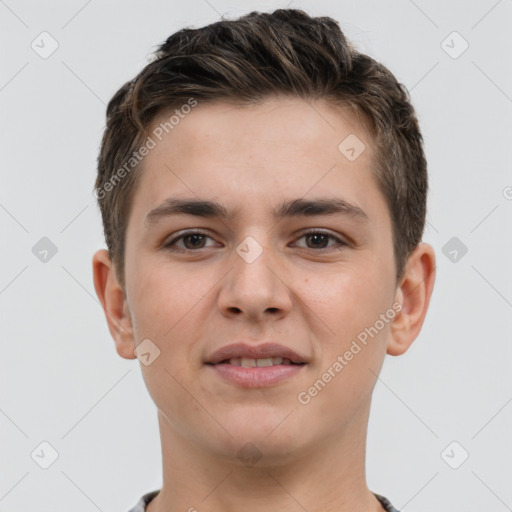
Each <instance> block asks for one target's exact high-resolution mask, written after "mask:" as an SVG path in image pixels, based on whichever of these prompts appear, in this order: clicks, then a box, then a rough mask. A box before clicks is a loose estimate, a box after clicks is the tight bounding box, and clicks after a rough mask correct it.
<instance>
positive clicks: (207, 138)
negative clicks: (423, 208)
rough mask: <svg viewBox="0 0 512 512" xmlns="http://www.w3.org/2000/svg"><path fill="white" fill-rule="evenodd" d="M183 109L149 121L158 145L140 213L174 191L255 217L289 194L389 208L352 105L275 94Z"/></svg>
mask: <svg viewBox="0 0 512 512" xmlns="http://www.w3.org/2000/svg"><path fill="white" fill-rule="evenodd" d="M177 111H178V112H177ZM177 111H176V110H174V111H172V112H165V113H162V114H161V115H159V116H158V117H157V118H156V119H155V120H154V121H153V123H152V124H151V126H150V134H151V135H150V136H151V137H152V138H153V139H154V142H155V145H154V148H153V149H152V150H151V151H150V152H149V154H148V155H147V156H146V157H145V159H144V161H143V162H142V167H141V169H140V171H141V172H142V176H141V179H140V181H139V185H138V190H137V192H136V194H135V201H134V205H133V209H132V212H131V213H134V210H136V213H135V214H136V215H137V216H138V217H140V216H141V215H147V213H148V212H149V211H150V210H152V209H154V208H155V207H156V206H158V205H159V204H160V203H162V202H163V201H165V200H166V199H167V197H169V196H170V195H173V196H176V195H182V196H186V197H193V196H195V197H197V198H198V199H203V200H205V199H206V200H214V201H216V202H218V203H222V204H225V205H226V206H227V208H228V209H229V210H231V211H237V212H243V211H244V210H248V211H249V210H250V211H251V212H253V214H254V212H256V211H257V210H258V206H261V209H263V208H264V207H265V209H266V210H268V212H275V208H276V206H277V205H279V204H282V202H283V199H286V200H295V199H297V198H304V197H306V198H308V196H309V197H311V198H313V197H314V196H317V197H320V196H321V197H323V198H325V197H329V196H332V197H334V196H336V197H340V193H341V195H342V197H343V198H344V199H346V200H347V201H349V202H350V203H351V204H354V205H355V206H358V207H360V208H361V209H363V210H366V209H367V208H370V209H371V208H372V207H373V205H369V204H368V203H369V202H373V204H374V205H375V206H376V207H378V206H379V201H380V203H381V204H380V206H381V207H382V206H383V198H382V197H379V196H380V193H379V192H378V189H377V186H376V184H375V182H374V177H373V172H372V166H373V164H374V149H373V141H372V140H371V138H370V137H369V135H368V134H367V132H366V130H365V129H364V128H363V127H362V126H361V125H360V124H359V123H358V122H356V120H355V119H354V117H353V116H351V115H349V114H348V111H347V110H346V109H345V110H342V109H334V108H333V107H332V105H329V104H327V103H325V102H323V101H316V102H310V101H305V100H302V99H299V98H290V97H274V98H269V99H267V100H265V101H264V102H262V103H260V104H256V105H251V106H243V107H240V106H233V105H230V104H228V103H224V102H206V103H201V102H200V101H198V103H197V106H195V107H194V108H193V109H186V110H185V109H184V110H183V111H180V109H179V108H178V109H177ZM184 112H187V113H186V114H184ZM178 114H180V115H178ZM363 205H365V206H366V207H365V208H363ZM375 213H376V214H377V216H379V213H378V212H375ZM382 213H384V214H385V212H380V214H382Z"/></svg>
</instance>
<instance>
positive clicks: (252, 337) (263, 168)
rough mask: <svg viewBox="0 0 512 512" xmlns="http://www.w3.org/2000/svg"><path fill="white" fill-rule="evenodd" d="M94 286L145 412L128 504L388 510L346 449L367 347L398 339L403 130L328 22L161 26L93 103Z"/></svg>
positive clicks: (415, 189)
mask: <svg viewBox="0 0 512 512" xmlns="http://www.w3.org/2000/svg"><path fill="white" fill-rule="evenodd" d="M98 164H99V165H98V177H97V182H96V187H95V191H96V195H97V197H98V200H99V205H100V208H101V213H102V216H103V223H104V230H105V237H106V242H107V246H108V251H107V250H100V251H98V252H97V253H96V254H95V255H94V260H93V271H94V284H95V288H96V292H97V294H98V297H99V299H100V300H101V303H102V305H103V308H104V310H105V314H106V318H107V322H108V326H109V329H110V332H111V334H112V336H113V338H114V340H115V343H116V349H117V352H118V353H119V355H120V356H121V357H124V358H126V359H131V358H139V360H140V362H141V363H142V365H141V368H142V372H143V377H144V380H145V383H146V385H147V388H148V391H149V393H150V395H151V397H152V399H153V401H154V402H155V404H156V406H157V408H158V420H159V427H160V434H161V444H162V457H163V486H162V489H161V490H154V491H152V492H149V493H147V494H145V495H144V496H143V497H142V498H141V499H140V501H139V503H138V504H137V505H136V507H135V508H134V509H132V510H133V511H137V512H140V511H143V510H147V511H149V512H177V511H187V510H188V511H195V510H197V511H200V512H203V511H204V512H211V511H223V512H230V511H239V510H244V511H245V512H260V511H264V510H265V511H267V510H279V511H280V512H283V511H284V512H288V511H289V512H292V511H298V510H307V511H308V512H320V511H321V512H353V511H356V510H357V511H358V512H370V511H372V512H377V511H382V510H387V511H396V509H395V508H393V506H392V505H391V503H390V502H389V501H388V500H387V499H386V498H384V497H382V496H381V495H378V494H374V493H373V492H371V491H370V490H369V489H368V487H367V484H366V477H365V444H366V432H367V425H368V417H369V410H370V402H371V397H372V391H373V388H374V385H375V382H376V379H377V375H378V373H379V371H380V369H381V366H382V363H383V360H384V357H385V355H386V353H387V354H391V355H399V354H402V353H404V352H405V351H406V350H407V349H408V347H409V346H410V345H411V343H412V342H413V340H414V339H415V338H416V337H417V336H418V334H419V332H420V329H421V327H422V324H423V321H424V319H425V315H426V312H427V309H428V304H429V300H430V297H431V293H432V289H433V286H434V276H435V273H434V269H435V256H434V252H433V249H432V247H431V246H429V245H427V244H424V243H421V238H422V233H423V228H424V223H425V213H426V199H427V170H426V161H425V157H424V153H423V149H422V137H421V134H420V131H419V128H418V123H417V119H416V117H415V114H414V110H413V108H412V106H411V105H410V103H409V98H408V95H407V92H406V91H405V89H404V88H403V87H402V86H401V85H400V84H399V83H398V82H397V81H396V79H395V78H394V76H393V75H392V74H391V73H390V72H389V71H388V70H387V69H386V68H385V67H383V66H382V65H380V64H378V63H377V62H375V61H374V60H372V59H371V58H370V57H368V56H365V55H362V54H360V53H358V52H357V51H356V50H355V49H354V48H353V47H352V46H351V45H350V44H349V42H347V40H346V39H345V37H344V35H343V34H342V32H341V31H340V29H339V26H338V24H337V23H336V22H335V21H334V20H332V19H330V18H312V17H309V16H308V15H307V14H305V13H304V12H302V11H298V10H278V11H275V12H274V13H271V14H270V13H251V14H248V15H246V16H244V17H242V18H240V19H238V20H232V21H228V20H223V21H220V22H217V23H214V24H212V25H209V26H207V27H204V28H201V29H197V30H193V29H184V30H180V31H179V32H177V33H175V34H174V35H172V36H170V37H169V38H168V39H167V41H166V42H165V43H164V44H163V45H162V46H161V47H160V48H159V51H158V52H157V53H156V56H155V59H154V60H153V61H152V62H151V63H149V64H148V65H147V66H146V67H145V68H144V69H143V71H142V72H141V73H140V74H139V75H138V76H137V77H136V78H135V79H134V80H132V81H131V82H128V83H127V84H125V85H124V86H123V87H122V88H121V89H120V90H119V91H118V92H117V93H116V94H115V96H114V97H113V99H112V100H111V101H110V103H109V105H108V109H107V126H106V131H105V134H104V138H103V142H102V146H101V152H100V155H99V158H98Z"/></svg>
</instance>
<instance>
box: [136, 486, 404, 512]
mask: <svg viewBox="0 0 512 512" xmlns="http://www.w3.org/2000/svg"><path fill="white" fill-rule="evenodd" d="M159 492H160V489H159V490H157V491H151V492H148V493H147V494H144V496H142V498H141V499H140V500H139V502H138V503H137V505H135V507H133V508H132V509H130V510H129V511H128V512H146V506H147V505H148V503H149V502H150V501H151V500H152V499H153V498H154V497H155V496H156V495H157V494H158V493H159ZM374 494H375V493H374ZM375 497H376V498H377V499H378V500H379V501H380V502H381V503H382V506H383V507H384V509H385V510H386V512H399V511H398V510H397V509H396V508H395V507H393V505H391V503H390V502H389V500H388V499H387V498H384V496H380V495H379V494H375Z"/></svg>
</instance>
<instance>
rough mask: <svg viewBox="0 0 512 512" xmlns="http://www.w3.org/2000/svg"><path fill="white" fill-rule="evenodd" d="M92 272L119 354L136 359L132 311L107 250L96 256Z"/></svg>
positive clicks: (93, 260)
mask: <svg viewBox="0 0 512 512" xmlns="http://www.w3.org/2000/svg"><path fill="white" fill-rule="evenodd" d="M92 272H93V278H94V288H95V289H96V295H97V296H98V299H99V300H100V302H101V305H102V306H103V311H104V312H105V317H106V319H107V324H108V328H109V331H110V334H111V335H112V338H114V341H115V343H116V350H117V353H118V354H119V355H120V356H121V357H124V358H125V359H135V358H136V357H137V356H136V355H135V353H134V350H135V340H134V336H133V325H132V319H131V316H130V310H129V308H128V303H127V302H126V297H125V294H124V291H123V289H122V288H121V286H120V285H119V283H118V281H117V277H116V275H115V269H114V266H113V264H112V262H111V260H110V257H109V255H108V251H107V250H105V249H101V250H99V251H97V252H96V253H95V254H94V256H93V259H92Z"/></svg>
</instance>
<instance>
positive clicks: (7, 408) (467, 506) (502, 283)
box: [0, 0, 512, 512]
mask: <svg viewBox="0 0 512 512" xmlns="http://www.w3.org/2000/svg"><path fill="white" fill-rule="evenodd" d="M286 6H289V7H296V8H303V9H305V10H307V11H308V12H309V13H310V14H314V15H328V16H332V17H334V18H335V19H337V20H338V21H339V22H340V24H341V27H342V29H343V30H344V31H345V33H346V35H347V36H348V37H349V38H350V39H351V40H352V41H353V42H354V43H355V44H356V45H357V46H358V48H359V49H360V50H362V51H364V52H366V53H369V54H370V55H371V56H373V57H375V58H377V59H378V60H380V61H382V62H383V63H384V64H385V65H386V66H388V67H389V68H390V69H391V70H392V71H393V73H394V74H395V75H396V76H397V78H398V79H399V80H400V81H401V82H403V83H404V84H405V85H406V86H407V87H408V88H409V90H410V91H411V96H412V100H413V103H414V105H415V107H416V109H417V112H418V116H419V119H420V123H421V127H422V131H423V134H424V138H425V148H426V153H427V158H428V162H429V169H430V184H431V190H430V197H429V213H428V227H427V230H426V232H425V237H424V241H425V242H428V243H430V244H432V245H433V246H434V248H435V250H436V254H437V262H438V267H437V273H438V274H437V282H436V286H435V290H434V294H433V298H432V302H431V306H430V310H429V313H428V315H427V319H426V323H425V325H424V328H423V330H422V332H421V334H420V336H419V337H418V339H417V340H416V341H415V343H414V344H413V346H412V348H411V349H410V351H409V352H408V353H406V354H405V355H403V356H401V357H396V358H393V357H388V358H387V359H386V362H385V365H384V369H383V371H382V374H381V376H380V380H379V381H378V383H377V386H376V391H375V395H374V404H373V413H372V416H371V420H370V426H369V440H368V481H369V486H370V488H371V489H372V490H374V491H375V492H380V493H382V494H384V495H386V496H388V497H389V498H390V499H391V500H392V502H393V503H394V505H395V506H396V507H398V508H400V509H402V510H403V511H407V512H408V511H411V512H413V511H416V512H427V511H428V512H433V511H440V512H455V511H464V512H471V511H480V510H489V509H490V510H494V511H497V512H500V511H505V510H510V509H511V508H512V487H511V486H510V482H511V478H512V440H511V426H512V403H511V402H512V386H511V381H512V378H511V372H510V368H511V356H512V344H511V333H512V320H511V318H512V315H511V313H512V309H511V308H512V272H511V270H510V269H511V266H512V260H511V258H510V255H511V249H512V236H511V229H510V226H511V222H510V220H511V214H512V200H511V199H512V174H511V172H510V169H511V154H510V147H511V140H512V124H511V122H510V118H511V114H512V71H511V64H510V63H511V60H510V55H511V54H512V37H511V32H510V27H511V26H512V2H511V1H510V0H502V1H496V0H485V1H484V0H481V1H473V2H467V1H466V2H463V1H451V2H446V1H439V0H438V1H430V2H427V1H426V0H421V1H420V0H415V1H412V0H402V1H390V2H386V3H384V2H380V1H377V0H375V1H359V2H349V1H337V2H335V1H327V0H325V1H316V2H315V3H314V4H313V3H308V2H301V1H299V0H293V1H292V2H289V3H285V2H252V1H251V2H249V1H247V2H234V1H231V2H228V1H224V0H208V1H207V0H192V1H189V2H177V1H172V2H170V1H167V2H166V1H163V0H162V1H156V0H153V1H148V2H139V3H135V2H127V1H126V2H121V1H119V2H117V3H116V2H113V1H108V2H106V1H104V2H100V1H99V0H92V1H91V0H89V1H84V0H73V1H67V2H64V1H60V2H58V1H55V2H36V1H31V2H28V1H18V2H15V1H14V0H5V1H0V17H1V30H0V51H1V52H2V55H1V57H2V73H1V76H0V103H1V109H2V110H1V112H2V113H1V119H2V123H1V141H2V158H1V162H2V180H3V181H2V187H1V189H0V218H1V225H2V251H1V252H2V266H1V268H2V273H1V278H0V311H1V313H2V321H1V326H2V337H1V348H2V351H1V353H2V357H1V358H0V434H1V435H0V443H1V446H0V453H1V455H0V510H2V511H7V510H9V511H28V510H38V511H39V512H45V511H52V512H55V511H63V512H64V511H66V512H67V511H69V510H73V511H75V512H93V511H95V510H100V511H115V510H118V511H126V510H128V508H130V507H131V506H132V505H134V504H135V502H136V501H137V500H138V499H139V497H140V495H142V494H143V493H145V492H148V491H150V490H153V489H157V488H159V487H160V485H161V476H160V475H161V467H160V464H161V458H160V444H159V434H158V428H157V419H156V409H155V406H154V405H153V403H152V401H151V400H150V398H149V396H148V394H147V391H146V389H145V386H144V383H143V381H142V378H141V373H140V368H139V364H140V363H139V362H138V361H137V360H136V359H135V360H131V361H126V360H124V359H121V358H120V357H119V356H118V355H117V353H116V352H115V349H114V343H113V341H112V340H111V338H110V335H109V332H108V330H107V326H106V322H105V320H104V315H103V311H102V310H101V308H100V306H99V303H98V301H97V299H96V296H95V293H94V288H93V283H92V273H91V257H92V254H93V252H94V251H95V250H96V249H98V248H100V247H102V246H103V239H102V228H101V223H100V216H99V211H98V209H97V207H96V204H95V200H94V197H93V196H92V187H93V182H94V178H95V159H96V156H97V151H98V145H99V141H100V137H101V134H102V130H103V126H104V112H105V104H106V103H107V101H108V100H109V99H110V97H111V96H112V95H113V93H114V92H115V91H116V90H117V88H118V87H119V86H120V85H121V84H122V83H124V82H125V81H126V80H128V79H131V78H132V77H133V76H134V75H135V73H137V72H138V71H139V70H140V69H141V68H142V67H143V66H144V65H145V64H146V63H147V57H148V56H149V54H150V53H151V52H152V51H153V50H154V49H155V47H156V45H157V44H159V43H161V42H162V41H163V40H164V39H165V38H166V37H167V36H168V35H170V34H171V33H172V32H174V31H175V30H177V29H179V28H181V27H183V26H191V25H193V26H202V25H204V24H207V23H210V22H213V21H215V20H218V19H219V17H220V16H221V15H224V16H225V17H229V18H231V17H234V16H237V15H241V14H243V13H246V12H248V11H250V10H273V9H274V8H278V7H286ZM43 31H47V32H48V33H49V34H51V37H52V38H53V39H54V40H55V41H57V43H58V48H57V50H56V51H55V52H54V53H53V54H52V55H50V56H49V57H48V58H46V59H43V58H42V57H41V56H40V54H38V53H36V51H35V50H34V49H33V48H32V47H31V44H32V42H33V41H35V43H34V45H36V44H37V45H39V48H38V49H39V51H42V48H41V47H42V46H43V45H44V49H45V50H46V51H48V50H49V49H51V40H50V39H48V36H40V34H41V32H43ZM454 31H456V32H458V33H459V34H460V37H459V36H457V35H453V34H452V32H454ZM450 34H451V35H450ZM42 37H46V38H47V39H45V40H44V41H43V42H41V38H42ZM461 37H462V38H463V39H461ZM443 41H445V42H444V43H443ZM464 41H467V43H468V44H469V47H468V48H467V50H466V51H464V52H463V53H462V54H460V55H459V53H460V51H461V50H462V49H463V48H464V45H465V43H464ZM450 53H451V55H450ZM454 57H456V58H454ZM43 237H47V238H49V239H50V240H51V241H52V243H53V244H54V245H55V246H56V248H57V251H58V252H57V253H56V254H55V255H53V256H52V254H51V252H49V253H48V255H47V261H46V262H43V261H40V259H39V258H38V257H36V255H35V254H34V253H33V251H32V249H33V247H34V246H35V245H36V244H37V243H38V241H39V240H40V239H41V238H43ZM453 237H456V238H457V240H455V241H452V242H449V241H450V240H451V239H452V238H453ZM41 243H44V242H41ZM446 244H448V245H447V246H446ZM450 244H455V245H450ZM457 244H458V245H457ZM461 244H464V245H465V246H466V247H467V250H468V251H467V253H466V254H465V255H463V256H461V255H462V252H461V250H460V248H461ZM443 248H445V249H444V252H443ZM36 249H39V250H41V249H40V247H39V246H36ZM454 249H456V250H457V251H458V253H457V259H456V261H453V255H454V253H453V252H452V254H451V255H450V251H453V250H454ZM35 252H36V253H38V251H37V250H35ZM445 253H446V255H445ZM39 256H40V257H42V256H41V255H40V254H39ZM43 441H46V442H48V443H50V445H52V446H53V447H54V449H55V450H56V451H57V452H58V455H59V457H58V459H57V460H56V461H55V462H54V463H53V464H52V465H51V466H50V467H49V468H48V469H42V468H41V467H40V464H41V463H44V462H45V461H44V459H45V458H46V459H47V460H46V461H47V462H48V460H49V459H48V457H50V455H49V454H50V452H49V450H48V448H45V447H44V445H43V447H41V446H40V443H41V442H43ZM453 441H456V442H457V443H458V444H456V445H452V446H451V447H449V448H448V450H446V451H445V448H446V447H447V446H448V445H450V443H452V442H453ZM34 450H35V453H36V454H37V453H39V458H38V457H37V456H36V455H34V457H33V458H32V457H31V453H33V452H34ZM466 451H467V452H468V453H469V458H468V459H467V460H466V461H465V462H464V463H463V464H462V465H460V466H459V467H458V468H457V469H453V468H452V467H450V465H449V464H451V465H452V466H457V465H459V464H460V463H461V461H462V460H463V458H464V454H465V452H466ZM443 453H444V456H443V455H442V454H443Z"/></svg>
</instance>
